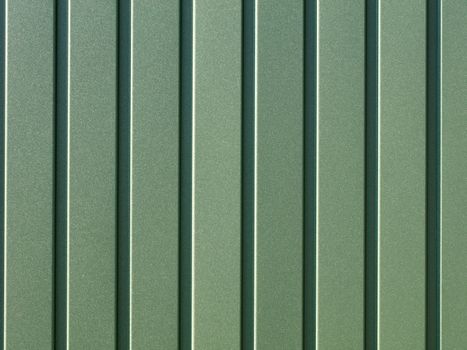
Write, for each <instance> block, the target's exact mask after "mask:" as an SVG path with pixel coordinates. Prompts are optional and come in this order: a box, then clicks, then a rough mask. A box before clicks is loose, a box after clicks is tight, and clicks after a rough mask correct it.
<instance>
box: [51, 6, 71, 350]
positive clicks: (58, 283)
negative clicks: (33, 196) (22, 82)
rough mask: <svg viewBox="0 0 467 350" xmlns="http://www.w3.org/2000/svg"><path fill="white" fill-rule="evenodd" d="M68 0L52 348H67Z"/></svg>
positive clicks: (58, 72)
mask: <svg viewBox="0 0 467 350" xmlns="http://www.w3.org/2000/svg"><path fill="white" fill-rule="evenodd" d="M68 11H69V8H68V1H64V0H61V1H57V2H56V19H55V38H56V48H55V87H56V90H55V113H56V116H55V118H56V120H55V122H56V125H55V249H54V251H55V325H54V333H55V349H57V350H65V349H67V342H68V339H67V338H68V334H67V329H68V317H67V316H68V315H67V314H68V310H67V302H68V300H67V293H68V290H67V281H68V272H67V260H68V256H67V246H68V237H67V236H68V233H67V226H68V222H67V220H68V219H67V215H68V212H67V211H68V205H67V202H68V183H67V181H68V170H67V168H68V156H67V154H68V136H69V135H68V131H67V130H68V44H69V43H68Z"/></svg>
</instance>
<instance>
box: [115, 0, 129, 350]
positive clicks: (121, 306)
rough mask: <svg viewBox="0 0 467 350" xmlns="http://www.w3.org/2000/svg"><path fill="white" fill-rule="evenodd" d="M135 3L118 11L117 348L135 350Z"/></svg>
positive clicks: (125, 4)
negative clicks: (133, 58) (132, 305)
mask: <svg viewBox="0 0 467 350" xmlns="http://www.w3.org/2000/svg"><path fill="white" fill-rule="evenodd" d="M131 3H132V0H120V1H119V7H118V44H117V45H118V58H117V59H118V97H119V98H118V158H117V162H118V191H117V196H118V199H117V206H118V223H117V227H118V244H117V250H118V266H117V269H118V274H117V312H118V314H117V344H118V345H117V346H118V349H120V350H124V349H131V312H130V310H131V295H130V293H131V251H130V250H131V128H132V123H131V119H132V115H131V103H132V98H131V79H132V77H131V64H132V62H131V50H132V48H131V44H132V43H131V15H132V13H131Z"/></svg>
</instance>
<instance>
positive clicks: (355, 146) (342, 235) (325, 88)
mask: <svg viewBox="0 0 467 350" xmlns="http://www.w3.org/2000/svg"><path fill="white" fill-rule="evenodd" d="M317 17H318V19H319V20H318V23H317V25H318V35H317V38H316V39H317V54H318V59H317V112H316V113H317V116H316V119H317V121H316V123H317V127H316V130H317V136H316V137H317V146H316V148H317V156H316V159H317V160H316V162H317V164H316V171H317V183H316V186H317V189H316V191H317V227H316V240H317V241H316V245H317V248H316V249H317V252H316V259H317V262H316V266H317V270H316V275H317V281H316V287H317V291H316V295H317V300H316V302H317V306H316V310H317V311H316V317H317V320H316V325H317V326H316V327H317V330H316V332H317V337H316V338H317V340H316V349H324V350H327V349H362V348H363V336H364V328H363V326H364V325H363V316H364V305H363V300H364V299H363V297H364V290H363V287H364V259H363V258H364V233H365V231H364V194H365V188H364V185H365V182H364V169H365V167H364V161H365V143H364V141H365V137H364V136H365V110H364V102H365V80H364V69H365V65H364V63H365V47H364V45H365V35H364V34H365V32H364V30H365V27H364V25H365V2H364V1H354V2H351V3H350V2H348V1H344V0H341V1H333V2H329V1H318V14H317ZM336 23H339V25H337V26H336ZM306 215H313V213H311V212H307V213H306ZM344 310H345V311H344Z"/></svg>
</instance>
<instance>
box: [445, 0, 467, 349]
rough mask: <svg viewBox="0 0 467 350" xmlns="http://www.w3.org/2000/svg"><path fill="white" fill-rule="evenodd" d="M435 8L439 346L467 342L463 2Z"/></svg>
mask: <svg viewBox="0 0 467 350" xmlns="http://www.w3.org/2000/svg"><path fill="white" fill-rule="evenodd" d="M441 6H442V9H441V23H442V24H441V30H442V32H441V124H442V125H441V269H440V270H441V348H442V349H443V350H448V349H463V348H465V345H466V344H467V332H466V331H465V329H466V324H467V298H466V295H467V279H466V276H467V254H466V252H467V214H466V213H467V181H466V179H467V46H466V39H467V26H466V19H467V3H466V2H465V1H443V2H442V5H441Z"/></svg>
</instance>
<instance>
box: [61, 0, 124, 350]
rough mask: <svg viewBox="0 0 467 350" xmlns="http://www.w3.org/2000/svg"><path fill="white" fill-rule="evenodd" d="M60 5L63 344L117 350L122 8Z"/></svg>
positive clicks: (91, 3) (94, 4)
mask: <svg viewBox="0 0 467 350" xmlns="http://www.w3.org/2000/svg"><path fill="white" fill-rule="evenodd" d="M60 5H61V6H63V7H60V9H59V15H60V16H63V17H60V19H59V24H60V27H59V28H58V30H59V31H64V33H59V35H62V36H61V37H60V38H61V39H63V40H64V41H63V42H60V43H59V45H60V46H59V47H58V54H57V60H58V61H59V64H61V66H60V68H62V69H60V70H58V71H57V78H58V79H59V80H60V83H62V80H63V84H62V85H61V86H60V87H59V88H60V89H62V90H61V91H59V94H58V101H57V103H58V105H57V107H58V110H57V112H58V114H57V122H58V128H57V131H58V133H60V136H59V137H60V142H59V143H58V145H57V152H58V160H57V161H58V164H57V167H58V170H59V172H58V174H57V184H58V193H57V203H56V205H57V207H58V206H59V207H60V208H61V210H60V211H58V212H57V220H58V221H59V222H60V225H59V226H58V227H57V231H56V236H57V239H58V246H59V247H58V249H57V251H56V255H57V256H58V258H59V261H58V264H59V266H58V268H59V274H58V275H57V280H56V282H57V300H58V301H60V303H59V307H58V308H57V313H58V314H57V318H58V320H57V323H56V327H57V332H58V333H57V338H58V340H59V342H58V345H59V346H60V348H62V347H63V348H66V349H71V350H73V349H114V348H115V344H116V339H115V338H116V330H115V324H116V309H115V305H116V282H117V280H116V274H115V272H116V232H117V231H116V228H117V227H116V219H117V218H116V209H117V207H116V198H117V192H116V188H117V182H116V180H117V179H116V174H117V166H116V165H117V152H116V145H117V137H116V136H117V128H116V126H117V109H116V107H117V99H116V93H117V84H116V83H117V80H116V77H117V61H116V54H117V50H116V48H117V46H116V44H117V30H116V29H117V18H116V16H117V6H116V5H115V3H114V2H113V1H100V2H94V1H90V0H86V1H69V2H68V3H67V4H65V3H64V2H63V1H62V2H61V3H60ZM60 21H63V22H60Z"/></svg>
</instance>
